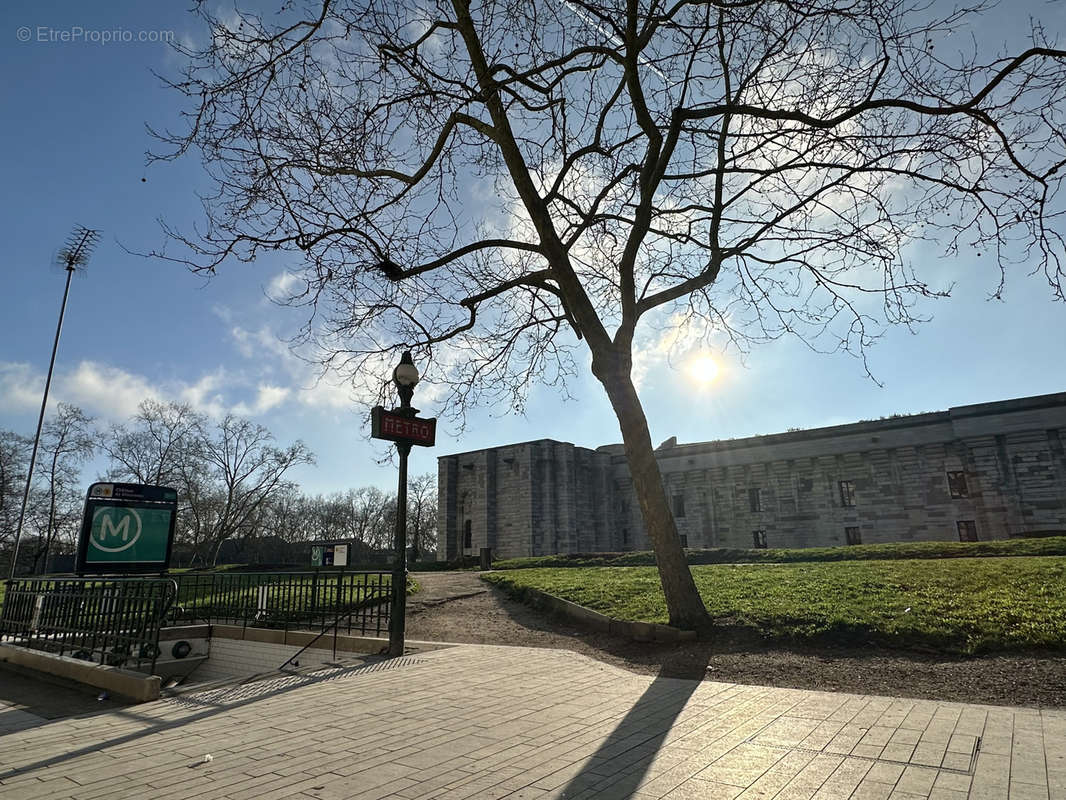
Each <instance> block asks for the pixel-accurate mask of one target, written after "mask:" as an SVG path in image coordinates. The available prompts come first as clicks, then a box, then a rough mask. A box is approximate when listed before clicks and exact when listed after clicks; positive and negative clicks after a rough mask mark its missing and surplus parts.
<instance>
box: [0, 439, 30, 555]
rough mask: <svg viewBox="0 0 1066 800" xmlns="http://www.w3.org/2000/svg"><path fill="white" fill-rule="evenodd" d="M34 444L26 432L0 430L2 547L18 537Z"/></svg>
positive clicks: (0, 530) (0, 524) (0, 542)
mask: <svg viewBox="0 0 1066 800" xmlns="http://www.w3.org/2000/svg"><path fill="white" fill-rule="evenodd" d="M32 446H33V443H32V442H31V441H30V440H29V439H27V438H26V437H25V436H20V435H19V434H17V433H14V432H13V431H0V548H3V547H5V546H6V545H7V544H8V543H9V542H13V541H14V539H15V529H16V528H17V527H18V518H19V509H20V508H21V506H22V493H23V491H24V490H25V487H26V469H27V467H28V466H29V461H30V448H31V447H32Z"/></svg>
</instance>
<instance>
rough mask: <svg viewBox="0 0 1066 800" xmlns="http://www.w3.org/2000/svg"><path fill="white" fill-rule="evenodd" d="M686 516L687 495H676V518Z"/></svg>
mask: <svg viewBox="0 0 1066 800" xmlns="http://www.w3.org/2000/svg"><path fill="white" fill-rule="evenodd" d="M683 516H685V495H683V494H675V495H674V518H675V519H680V518H681V517H683Z"/></svg>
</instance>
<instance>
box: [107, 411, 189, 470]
mask: <svg viewBox="0 0 1066 800" xmlns="http://www.w3.org/2000/svg"><path fill="white" fill-rule="evenodd" d="M206 424H207V421H206V418H205V417H204V416H203V415H202V414H198V413H197V412H195V411H193V410H192V408H191V407H190V406H189V405H187V404H185V403H162V402H159V401H158V400H152V399H147V400H144V401H142V402H141V404H140V405H139V406H138V407H137V413H136V414H135V415H134V417H133V419H132V421H131V424H126V425H114V426H112V428H111V429H110V431H108V434H107V436H106V437H104V438H103V440H102V442H103V443H102V445H101V446H102V449H103V451H104V452H105V453H106V454H107V456H108V458H109V459H110V462H111V464H110V469H109V474H110V475H111V477H112V478H113V479H116V480H132V481H136V482H137V483H145V484H150V485H153V486H170V487H172V488H174V489H180V483H181V467H180V465H181V462H182V461H183V460H184V459H186V458H188V457H189V453H190V452H191V451H195V450H196V449H197V443H198V441H199V440H200V439H201V438H202V436H203V431H204V429H205V427H206Z"/></svg>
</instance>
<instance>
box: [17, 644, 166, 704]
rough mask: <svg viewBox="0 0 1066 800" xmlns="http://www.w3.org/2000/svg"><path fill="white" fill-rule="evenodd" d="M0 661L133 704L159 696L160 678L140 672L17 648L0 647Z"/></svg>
mask: <svg viewBox="0 0 1066 800" xmlns="http://www.w3.org/2000/svg"><path fill="white" fill-rule="evenodd" d="M0 661H3V662H5V663H9V664H13V665H15V666H17V667H23V668H24V669H31V670H35V671H37V672H43V673H45V674H46V675H54V676H55V677H57V678H63V679H65V680H69V681H75V682H77V683H83V684H86V685H88V686H95V687H96V688H98V689H105V690H106V691H108V692H110V693H111V694H118V695H122V696H123V697H127V698H129V699H130V700H133V701H134V702H144V701H147V700H156V699H157V698H158V697H159V683H160V681H159V677H158V676H156V675H145V674H144V673H142V672H133V671H132V670H128V669H122V668H120V667H108V666H104V665H101V664H92V663H90V662H88V661H82V660H81V659H77V658H70V657H68V656H57V655H54V654H52V653H44V652H41V651H40V650H29V649H27V648H25V647H18V646H17V645H10V644H3V645H0Z"/></svg>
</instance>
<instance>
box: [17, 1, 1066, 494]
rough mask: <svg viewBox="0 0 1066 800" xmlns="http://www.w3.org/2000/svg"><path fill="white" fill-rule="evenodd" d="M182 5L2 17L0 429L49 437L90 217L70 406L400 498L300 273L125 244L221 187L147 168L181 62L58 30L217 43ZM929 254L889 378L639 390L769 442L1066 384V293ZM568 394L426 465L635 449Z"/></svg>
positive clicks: (684, 423)
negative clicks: (195, 265)
mask: <svg viewBox="0 0 1066 800" xmlns="http://www.w3.org/2000/svg"><path fill="white" fill-rule="evenodd" d="M185 8H186V4H183V3H166V4H163V3H132V2H129V3H121V2H113V3H106V4H105V3H99V4H93V5H91V6H87V5H85V4H84V3H47V2H42V3H22V4H15V3H9V4H5V5H4V6H3V8H2V9H0V20H2V25H0V37H3V39H2V41H3V46H2V47H0V70H2V72H3V74H4V75H5V76H7V80H6V81H4V84H3V87H2V89H0V91H2V92H3V106H2V107H3V109H4V110H5V114H4V117H5V121H6V124H5V125H4V126H2V127H0V147H2V151H3V152H4V153H5V155H6V158H5V167H6V168H5V170H4V183H5V187H4V192H3V194H2V197H0V212H2V215H3V217H2V218H3V220H4V222H5V225H4V231H5V242H4V245H5V247H4V249H5V255H4V259H3V286H4V290H3V291H2V292H0V325H2V333H3V338H2V341H3V345H2V347H0V428H3V429H12V430H17V431H20V432H24V433H27V434H30V433H32V431H33V426H34V424H35V422H36V414H37V409H38V407H39V404H40V396H41V395H40V393H41V391H42V389H43V383H44V373H45V371H46V369H47V365H48V356H49V352H50V348H51V342H52V335H53V333H54V330H55V324H56V317H57V314H58V310H59V303H60V299H61V296H62V289H63V273H62V271H61V270H59V269H55V268H53V267H51V266H50V264H51V262H52V260H53V256H54V253H55V251H56V250H57V249H58V248H59V247H60V246H61V244H62V243H63V241H64V239H65V238H66V237H67V235H68V233H69V232H70V230H71V228H72V227H73V226H74V225H76V224H81V225H86V226H90V227H94V228H98V229H100V230H101V231H102V232H103V238H102V241H101V242H100V245H99V247H98V248H97V250H96V252H95V254H94V256H93V258H92V261H91V263H90V266H89V269H88V271H87V272H86V273H85V274H84V275H82V276H79V277H78V278H76V279H75V281H74V283H73V286H72V290H71V297H70V303H69V306H68V312H67V319H66V324H65V327H64V332H63V340H62V343H61V345H60V351H59V357H58V361H57V367H56V381H55V383H54V385H53V393H52V398H53V400H65V401H67V402H72V403H75V404H77V405H80V406H81V407H82V408H84V409H85V410H86V412H88V413H89V414H91V415H93V416H94V417H96V418H98V419H99V420H101V422H103V423H105V424H106V422H107V421H109V420H117V419H121V418H123V417H124V416H126V415H127V414H128V413H129V412H131V411H132V410H133V409H135V407H136V405H137V403H138V402H140V400H141V399H143V398H144V397H145V396H149V395H151V396H155V397H158V398H160V399H164V400H169V399H174V400H181V401H186V402H189V403H191V404H193V405H194V406H196V407H197V408H200V409H201V410H203V411H205V412H206V413H210V414H214V415H218V414H221V413H225V412H226V411H236V412H238V413H242V414H245V415H247V416H250V417H252V418H253V419H255V420H257V421H259V422H262V423H263V424H264V425H266V426H267V427H269V428H270V429H271V430H273V431H274V432H275V434H276V435H277V436H278V438H279V439H280V440H281V441H283V442H285V441H290V440H292V439H295V438H300V439H303V440H304V441H305V442H306V443H307V444H308V445H309V447H310V448H311V449H312V450H313V451H314V452H315V453H316V454H317V456H318V465H317V466H316V467H308V468H303V469H301V471H300V472H299V473H298V474H296V476H295V477H296V478H297V479H298V480H299V481H300V482H301V484H302V485H303V486H304V488H305V489H307V490H309V491H313V492H318V491H333V490H336V489H342V488H346V487H349V486H360V485H369V484H374V485H378V486H381V487H383V488H391V487H392V486H393V484H394V481H395V470H394V467H392V466H389V465H380V464H379V463H378V462H379V461H381V459H382V457H383V456H384V455H386V453H387V450H386V448H385V447H384V446H380V445H375V444H372V443H371V442H370V441H369V439H368V438H367V433H368V430H367V428H368V426H367V425H365V424H364V415H365V413H366V409H365V408H364V407H362V406H359V405H357V404H355V403H353V402H352V401H351V399H350V397H349V395H348V392H347V391H346V390H345V388H344V387H343V386H336V385H332V384H331V383H330V382H329V381H324V382H319V383H317V384H316V382H315V377H316V375H315V372H314V370H313V369H311V368H309V367H308V366H307V365H306V364H305V363H303V362H302V361H300V360H299V359H296V358H294V357H293V356H292V355H291V354H290V353H289V351H288V349H287V347H286V345H285V342H284V339H285V337H286V336H288V335H291V334H292V333H293V332H294V331H295V329H296V327H297V326H298V325H299V324H300V323H301V322H302V321H303V316H302V312H300V311H294V310H290V309H284V308H280V307H278V306H276V305H274V304H272V303H270V302H269V300H268V299H267V295H268V294H269V293H270V292H271V291H272V290H273V287H275V286H276V282H277V281H279V280H280V279H281V277H282V276H283V275H284V273H285V268H286V267H287V266H296V265H295V264H290V263H286V262H285V261H284V260H283V259H274V260H271V259H261V260H260V261H258V262H257V263H255V264H254V265H244V264H232V265H229V266H228V268H226V269H224V270H222V271H221V273H220V274H219V276H218V277H216V278H214V279H213V280H211V281H205V280H204V279H202V278H199V277H196V276H194V275H191V274H189V273H188V272H186V271H184V270H183V269H181V268H180V267H177V266H175V265H172V264H167V263H164V262H159V261H152V260H147V259H144V258H141V257H138V256H136V255H131V254H130V253H128V252H126V251H125V250H124V249H123V246H124V247H125V248H128V249H129V250H134V251H144V250H149V249H152V248H155V247H159V246H161V245H162V243H163V236H162V233H161V232H160V229H159V226H158V223H157V219H158V218H160V217H164V218H166V220H167V221H168V223H172V224H174V225H175V226H177V227H179V228H188V227H189V226H191V225H192V224H193V223H195V222H196V221H197V220H198V219H199V212H200V207H199V201H198V199H197V192H198V191H201V192H202V191H206V190H207V189H208V184H207V182H206V180H205V179H204V176H203V173H202V171H201V167H200V165H199V162H198V161H197V160H196V159H195V158H189V159H187V160H184V161H180V162H178V163H168V164H161V165H155V166H152V167H150V168H148V167H146V166H145V151H146V150H148V149H149V148H150V147H152V140H151V138H150V136H149V135H148V133H147V132H146V130H145V124H146V123H149V124H151V125H152V126H153V127H157V128H158V127H166V126H167V125H168V124H171V125H173V124H175V123H176V120H177V111H176V104H177V102H178V99H177V97H176V96H175V95H173V94H172V93H169V92H168V91H167V90H165V89H163V88H162V87H161V86H160V84H159V81H158V79H157V78H156V77H154V76H153V75H152V71H156V72H163V73H169V74H173V73H174V71H175V70H176V68H177V67H178V65H179V62H178V61H177V58H176V56H175V55H174V54H173V53H171V51H170V50H169V48H167V46H166V45H164V44H161V43H152V42H145V43H142V42H138V41H131V42H112V43H106V44H105V43H101V42H87V41H68V42H63V41H60V40H58V39H59V37H61V36H62V35H63V32H64V31H70V30H72V29H74V28H76V27H78V26H80V27H81V28H82V29H84V30H86V31H101V32H105V31H112V32H114V31H119V32H121V31H130V32H132V35H133V37H134V38H135V39H136V37H137V36H138V33H139V32H140V31H149V32H154V31H167V32H173V34H174V36H176V37H178V38H179V39H186V38H189V37H193V36H199V35H200V34H201V32H200V31H199V30H198V29H197V28H196V21H195V20H194V18H192V17H191V16H188V15H187V13H186V11H185ZM1023 11H1024V12H1028V13H1029V14H1032V15H1034V16H1037V17H1040V18H1041V19H1043V20H1044V22H1045V24H1046V26H1047V28H1048V30H1049V31H1051V32H1054V31H1056V30H1061V29H1062V27H1063V22H1064V20H1066V3H1045V2H1031V3H1016V4H1012V6H1011V8H1010V9H1001V10H999V11H998V12H997V13H996V14H994V15H992V16H990V17H989V19H988V22H987V25H986V29H987V30H986V31H985V34H987V32H988V31H993V30H994V31H995V32H996V35H997V36H1000V37H1002V36H1005V35H1015V34H1017V33H1018V28H1017V26H1018V25H1019V24H1023V25H1024V23H1025V14H1024V13H1022V12H1023ZM22 27H26V28H28V29H29V30H30V41H28V42H22V41H19V29H20V28H22ZM42 31H43V33H42ZM979 33H980V32H979ZM84 35H85V34H82V36H84ZM150 36H151V35H150ZM53 37H54V38H56V39H57V40H56V41H49V39H51V38H53ZM42 38H43V39H44V40H43V41H42ZM142 178H143V179H144V180H143V181H142ZM911 257H912V259H913V260H914V263H916V264H918V265H919V266H921V267H922V269H924V270H927V273H926V274H933V275H936V276H937V279H938V280H942V281H943V283H948V282H951V281H956V282H957V284H958V285H957V287H956V290H955V292H954V293H953V296H952V297H951V298H950V299H948V300H942V301H936V302H929V303H927V304H926V305H924V306H922V307H921V308H920V311H921V312H922V313H924V314H926V315H929V316H932V317H933V320H932V321H931V322H928V323H926V324H924V325H922V326H920V327H919V329H918V331H917V333H916V334H913V335H912V334H911V333H909V332H908V331H906V330H905V329H894V330H890V331H889V332H888V334H887V335H886V336H885V337H884V339H883V340H882V341H881V342H880V343H879V344H878V345H877V346H876V347H874V348H873V349H872V350H871V351H870V366H871V369H872V370H873V372H874V373H875V375H876V376H877V378H878V379H879V380H880V381H881V382H882V383H883V387H879V386H878V385H876V384H875V383H874V382H872V381H870V380H869V379H868V378H867V377H866V376H865V374H864V372H863V369H862V365H861V364H860V363H859V362H857V361H856V360H855V359H853V358H850V357H848V356H825V355H818V354H815V353H811V352H810V351H808V350H807V348H805V347H804V346H803V345H802V344H800V343H797V342H789V341H782V342H777V343H774V344H771V345H767V346H764V347H762V348H761V349H757V350H755V351H754V352H753V353H752V355H751V356H750V357H749V358H748V359H747V361H746V363H745V364H741V363H739V362H738V361H737V360H736V359H735V358H733V357H730V356H726V357H724V358H720V359H719V360H720V367H721V371H720V374H719V376H718V377H717V379H716V380H715V381H713V382H712V383H710V384H708V385H706V386H700V385H697V384H695V383H693V382H692V381H691V380H690V379H689V378H688V377H687V376H686V373H685V372H684V370H683V369H682V368H681V365H680V364H671V363H670V359H668V358H667V357H666V356H664V355H663V354H660V353H658V352H655V351H652V352H649V353H646V354H645V358H644V363H643V367H642V369H643V376H642V379H641V387H640V388H641V394H642V397H643V400H644V404H645V409H646V411H647V414H648V417H649V420H650V423H651V430H652V436H653V438H654V439H655V440H656V442H658V441H661V440H664V439H666V438H668V437H670V436H677V437H678V439H679V441H681V442H693V441H702V440H707V439H715V438H728V437H737V436H746V435H752V434H759V433H773V432H779V431H783V430H785V429H787V428H790V427H815V426H821V425H833V424H840V423H845V422H850V421H855V420H859V419H870V418H877V417H880V416H884V415H888V414H893V413H905V412H919V411H930V410H937V409H944V408H947V407H949V406H952V405H960V404H966V403H978V402H985V401H991V400H1000V399H1006V398H1010V397H1020V396H1025V395H1033V394H1042V393H1050V392H1059V391H1064V390H1066V378H1064V374H1063V369H1062V368H1063V364H1064V358H1063V352H1062V350H1063V343H1064V342H1066V306H1063V305H1062V304H1061V303H1059V304H1056V303H1054V302H1053V301H1052V299H1051V293H1050V290H1049V289H1048V287H1047V285H1046V283H1045V282H1044V281H1043V278H1042V277H1041V276H1039V275H1036V276H1032V277H1030V276H1027V275H1026V274H1025V272H1026V270H1024V269H1018V270H1015V271H1014V272H1013V273H1012V274H1010V275H1009V276H1008V283H1007V291H1006V293H1005V295H1004V297H1005V301H1004V302H995V301H991V302H990V301H988V300H987V297H988V295H989V293H990V292H991V291H992V290H993V289H994V288H995V286H996V282H997V277H998V276H997V275H996V274H994V273H993V271H992V270H990V269H989V267H990V266H991V265H990V264H988V263H987V259H985V261H986V263H982V262H981V260H980V259H977V258H973V257H970V256H967V255H964V256H962V257H960V258H959V259H957V260H954V261H950V262H945V261H943V260H941V259H940V258H939V256H938V254H937V253H935V252H932V251H930V252H921V251H914V252H912V254H911ZM570 392H571V394H572V395H573V396H574V397H575V398H577V399H575V400H571V401H569V402H564V401H563V400H562V399H561V398H560V396H559V395H558V394H556V393H555V392H554V391H553V390H549V389H542V388H536V387H534V388H533V389H532V391H531V392H530V397H529V401H528V403H527V406H526V415H525V416H524V417H522V416H517V415H515V414H513V413H511V412H510V411H509V410H507V409H504V408H497V409H492V408H488V409H478V410H474V411H473V412H471V413H470V414H469V415H468V424H467V427H466V430H465V432H463V433H462V435H461V436H459V435H456V432H455V431H454V430H452V429H450V428H449V427H448V426H444V427H442V428H441V429H440V430H439V431H438V446H437V448H436V449H435V450H432V451H431V450H426V449H421V448H416V450H415V452H414V454H413V456H412V464H411V470H412V474H417V473H420V472H425V471H430V470H434V471H435V469H436V463H435V456H436V455H443V454H447V453H453V452H458V451H462V450H472V449H477V448H481V447H487V446H491V445H496V444H504V443H507V442H511V441H525V440H529V439H537V438H555V439H561V440H566V441H571V442H575V443H577V444H580V445H585V446H593V447H594V446H597V445H600V444H606V443H609V442H615V441H619V439H620V437H619V434H618V427H617V423H616V422H615V420H614V417H613V415H612V413H611V410H610V406H609V405H608V403H607V400H606V397H605V396H604V395H603V392H602V390H601V389H600V387H599V385H598V384H596V383H595V382H594V381H593V380H592V379H591V378H590V377H583V378H581V379H579V380H577V381H575V382H574V383H573V384H572V386H571V387H570ZM415 405H419V406H420V407H421V408H422V410H423V414H424V415H427V416H431V415H435V414H437V413H439V412H440V409H436V408H433V407H431V406H430V405H428V404H426V403H422V404H420V403H419V402H418V395H417V393H416V399H415ZM96 468H98V467H96ZM92 477H94V476H93V475H87V480H90V479H91V478H92Z"/></svg>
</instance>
